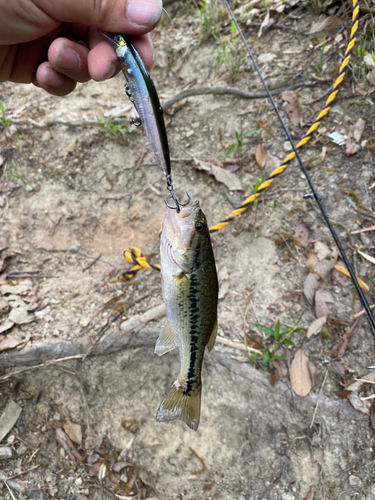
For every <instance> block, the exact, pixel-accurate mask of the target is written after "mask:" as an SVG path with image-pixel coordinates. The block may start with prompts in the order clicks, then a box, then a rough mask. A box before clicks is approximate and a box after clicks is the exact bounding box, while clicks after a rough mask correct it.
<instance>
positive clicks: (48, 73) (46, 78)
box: [42, 68, 64, 88]
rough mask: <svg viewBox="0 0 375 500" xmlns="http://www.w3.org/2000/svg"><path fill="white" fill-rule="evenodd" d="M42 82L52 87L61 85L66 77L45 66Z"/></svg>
mask: <svg viewBox="0 0 375 500" xmlns="http://www.w3.org/2000/svg"><path fill="white" fill-rule="evenodd" d="M42 82H43V83H44V84H45V85H49V86H50V87H56V88H58V87H61V86H62V84H63V83H64V79H63V77H62V76H61V75H59V73H57V72H56V71H54V70H53V69H52V68H45V70H44V73H43V79H42Z"/></svg>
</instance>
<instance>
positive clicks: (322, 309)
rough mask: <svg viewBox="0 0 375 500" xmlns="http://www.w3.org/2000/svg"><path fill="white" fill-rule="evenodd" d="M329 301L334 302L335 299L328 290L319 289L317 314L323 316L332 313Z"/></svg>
mask: <svg viewBox="0 0 375 500" xmlns="http://www.w3.org/2000/svg"><path fill="white" fill-rule="evenodd" d="M327 303H329V304H334V303H335V299H334V298H333V296H332V294H331V292H329V291H328V290H323V289H319V290H317V291H316V293H315V316H316V317H317V318H321V317H322V316H325V317H326V316H328V315H329V314H330V313H331V310H330V308H329V307H328V306H327Z"/></svg>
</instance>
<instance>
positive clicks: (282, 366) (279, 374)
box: [268, 359, 288, 387]
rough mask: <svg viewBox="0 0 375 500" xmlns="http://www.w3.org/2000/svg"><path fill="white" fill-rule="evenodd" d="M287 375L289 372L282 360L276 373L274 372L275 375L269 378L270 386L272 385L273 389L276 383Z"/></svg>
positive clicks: (277, 365) (278, 363)
mask: <svg viewBox="0 0 375 500" xmlns="http://www.w3.org/2000/svg"><path fill="white" fill-rule="evenodd" d="M287 373H288V372H287V369H286V366H285V363H284V361H283V360H282V359H280V360H279V361H278V362H277V364H276V368H275V371H274V372H273V374H272V375H271V376H269V377H268V380H269V382H270V384H271V385H272V387H273V386H274V385H275V384H276V382H277V381H278V380H279V378H281V377H285V376H286V375H287Z"/></svg>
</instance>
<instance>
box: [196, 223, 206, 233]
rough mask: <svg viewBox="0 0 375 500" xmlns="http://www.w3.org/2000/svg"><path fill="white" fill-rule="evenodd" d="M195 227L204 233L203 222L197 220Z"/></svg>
mask: <svg viewBox="0 0 375 500" xmlns="http://www.w3.org/2000/svg"><path fill="white" fill-rule="evenodd" d="M195 229H196V230H197V231H198V233H203V232H204V224H202V222H197V223H196V224H195Z"/></svg>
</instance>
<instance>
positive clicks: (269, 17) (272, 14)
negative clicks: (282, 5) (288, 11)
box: [258, 9, 280, 38]
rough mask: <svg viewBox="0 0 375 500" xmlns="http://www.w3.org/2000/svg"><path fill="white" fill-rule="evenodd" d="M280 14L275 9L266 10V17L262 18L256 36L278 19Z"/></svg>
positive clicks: (260, 34)
mask: <svg viewBox="0 0 375 500" xmlns="http://www.w3.org/2000/svg"><path fill="white" fill-rule="evenodd" d="M279 17H280V14H279V12H278V11H277V10H275V9H270V10H268V12H267V14H266V17H265V18H264V20H263V22H262V24H261V26H260V28H259V32H258V38H260V37H261V36H262V34H263V33H264V32H266V31H267V30H268V29H269V28H270V27H271V26H272V25H273V24H276V23H277V21H278V20H279Z"/></svg>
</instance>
